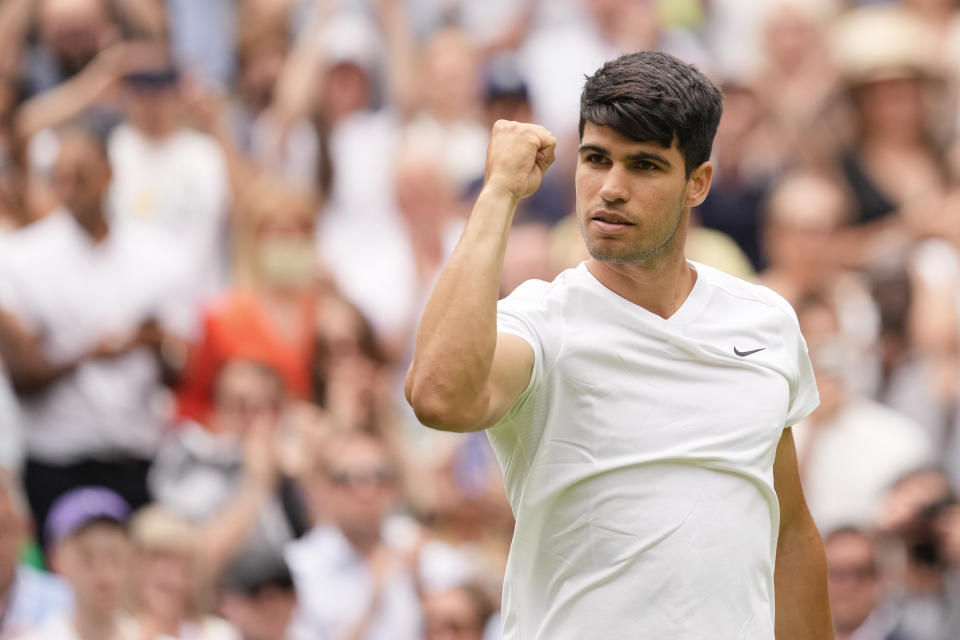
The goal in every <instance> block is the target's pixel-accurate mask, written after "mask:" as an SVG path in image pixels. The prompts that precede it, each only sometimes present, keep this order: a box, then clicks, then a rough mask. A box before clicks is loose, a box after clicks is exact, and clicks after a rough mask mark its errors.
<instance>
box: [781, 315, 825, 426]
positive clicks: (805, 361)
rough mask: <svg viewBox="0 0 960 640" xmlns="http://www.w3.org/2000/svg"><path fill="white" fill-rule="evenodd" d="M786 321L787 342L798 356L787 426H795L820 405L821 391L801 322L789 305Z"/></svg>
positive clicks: (791, 389) (796, 356)
mask: <svg viewBox="0 0 960 640" xmlns="http://www.w3.org/2000/svg"><path fill="white" fill-rule="evenodd" d="M788 309H789V312H788V319H787V321H786V322H785V328H784V331H785V332H786V335H785V342H786V344H787V346H788V348H789V349H790V350H791V352H792V353H793V354H795V358H796V373H795V374H794V379H793V381H791V385H790V406H789V407H788V409H787V421H786V425H785V426H787V427H790V426H793V425H795V424H797V423H798V422H800V421H801V420H803V419H804V418H806V417H807V416H809V415H810V414H811V413H813V410H814V409H816V408H817V407H818V406H819V405H820V392H819V391H818V390H817V381H816V378H815V377H814V375H813V365H812V364H811V362H810V354H809V353H808V352H807V342H806V340H804V339H803V335H802V334H801V333H800V323H799V322H798V321H797V315H796V313H795V312H794V311H793V308H792V307H788Z"/></svg>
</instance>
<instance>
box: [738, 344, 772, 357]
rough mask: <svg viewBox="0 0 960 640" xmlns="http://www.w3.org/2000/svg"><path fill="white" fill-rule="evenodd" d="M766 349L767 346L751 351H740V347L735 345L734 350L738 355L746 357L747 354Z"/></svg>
mask: <svg viewBox="0 0 960 640" xmlns="http://www.w3.org/2000/svg"><path fill="white" fill-rule="evenodd" d="M764 349H766V347H760V348H759V349H752V350H750V351H740V349H737V348H736V347H734V348H733V352H734V353H735V354H737V355H738V356H740V357H741V358H744V357H746V356H750V355H753V354H755V353H756V352H757V351H763V350H764Z"/></svg>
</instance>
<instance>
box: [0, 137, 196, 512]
mask: <svg viewBox="0 0 960 640" xmlns="http://www.w3.org/2000/svg"><path fill="white" fill-rule="evenodd" d="M53 183H54V189H55V191H56V192H57V195H58V196H59V198H60V201H61V202H62V203H63V206H62V207H61V208H60V209H59V210H57V211H54V212H53V213H51V214H50V215H48V216H47V217H46V218H44V219H43V220H41V221H39V222H37V223H35V224H33V225H31V226H30V227H28V228H26V229H24V230H23V231H22V232H20V233H18V234H17V235H16V236H15V237H13V238H12V239H11V240H10V242H9V243H8V248H9V251H8V252H7V254H8V255H6V256H5V260H4V267H5V268H4V269H3V270H2V272H0V311H2V313H0V356H2V358H3V360H4V363H5V364H6V366H7V369H8V374H9V377H10V380H11V383H12V385H13V387H14V389H15V390H16V392H17V394H18V396H19V401H20V408H21V414H22V423H23V425H24V429H25V437H26V458H27V460H26V467H25V470H24V474H25V485H26V491H27V496H28V499H29V501H30V506H31V509H32V511H33V514H34V516H35V518H36V519H37V521H38V523H40V525H41V527H42V523H43V522H44V521H45V518H46V513H47V511H48V509H49V508H50V505H51V504H52V503H53V501H54V500H55V499H56V498H57V497H58V496H59V495H60V494H62V493H63V492H64V491H66V490H68V489H70V488H73V487H76V486H82V485H89V484H98V485H104V486H108V487H111V488H113V489H115V490H116V491H117V492H118V493H120V494H121V495H123V496H124V498H125V499H127V501H128V502H130V503H131V504H133V505H135V506H139V505H142V504H144V503H145V502H147V488H146V473H147V468H148V466H149V461H150V459H151V458H152V457H153V455H154V453H155V450H156V446H157V440H158V438H159V435H160V432H161V430H162V428H163V426H164V417H163V415H162V412H161V408H160V407H161V406H162V404H161V403H160V402H159V401H160V399H161V392H162V386H161V382H162V380H163V379H164V377H165V376H167V377H169V376H172V375H173V374H175V371H174V370H175V369H176V368H177V367H178V366H179V364H180V363H179V362H178V361H177V360H178V359H177V358H176V355H177V354H178V353H179V352H180V351H181V348H179V345H180V344H181V343H180V342H179V341H178V339H177V338H176V335H177V334H180V335H182V334H184V333H186V332H187V331H188V328H189V325H190V322H191V321H192V310H191V309H189V308H182V307H181V306H180V302H179V299H178V296H177V292H178V291H180V290H181V289H180V288H181V286H182V285H181V281H182V277H183V276H182V274H181V272H180V271H179V263H178V262H177V261H176V260H175V259H174V257H175V255H176V254H175V252H173V251H172V250H170V249H169V248H168V246H167V245H166V244H164V242H163V238H162V237H160V236H159V235H157V234H152V233H149V232H148V231H146V230H143V229H138V228H134V227H133V226H132V225H123V224H117V225H114V224H112V223H111V222H109V221H108V219H107V215H106V212H105V211H104V209H103V203H104V198H105V195H106V191H107V187H108V185H109V183H110V167H109V164H108V162H107V157H106V152H105V150H104V147H103V145H102V143H100V142H99V140H98V139H96V138H95V137H94V136H93V135H92V134H90V133H88V132H86V131H84V130H80V129H69V130H65V131H63V132H62V133H61V135H60V138H59V152H58V155H57V160H56V164H55V166H54V174H53Z"/></svg>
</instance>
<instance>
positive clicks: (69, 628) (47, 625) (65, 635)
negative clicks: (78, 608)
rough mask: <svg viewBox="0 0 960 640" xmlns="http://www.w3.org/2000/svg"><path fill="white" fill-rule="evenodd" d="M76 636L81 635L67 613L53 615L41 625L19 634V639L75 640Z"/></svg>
mask: <svg viewBox="0 0 960 640" xmlns="http://www.w3.org/2000/svg"><path fill="white" fill-rule="evenodd" d="M74 638H79V636H78V635H77V632H76V630H74V628H73V625H72V624H71V623H70V619H69V618H68V617H67V616H66V615H65V614H60V615H56V616H53V617H51V618H49V619H47V621H46V622H43V623H42V624H41V625H40V626H38V627H34V628H33V629H31V630H30V631H28V632H27V633H25V634H23V635H21V636H17V640H73V639H74Z"/></svg>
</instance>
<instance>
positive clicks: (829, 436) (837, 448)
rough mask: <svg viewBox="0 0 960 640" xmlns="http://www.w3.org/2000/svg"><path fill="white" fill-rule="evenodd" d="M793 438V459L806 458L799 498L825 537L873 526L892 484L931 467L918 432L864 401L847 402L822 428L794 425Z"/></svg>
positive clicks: (921, 433)
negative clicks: (838, 530)
mask: <svg viewBox="0 0 960 640" xmlns="http://www.w3.org/2000/svg"><path fill="white" fill-rule="evenodd" d="M814 430H816V431H814ZM794 433H795V434H796V444H797V456H798V457H799V458H800V459H801V460H804V459H806V463H805V464H804V465H803V468H804V470H805V471H804V474H803V490H804V495H805V496H806V499H807V505H808V506H809V508H810V513H811V514H812V515H813V519H814V520H815V521H816V523H817V527H818V528H819V529H820V531H822V532H823V533H824V534H826V533H829V532H830V531H832V530H833V529H835V528H837V527H841V526H847V525H853V526H859V527H866V528H869V527H871V526H873V525H874V524H876V517H877V515H878V513H877V510H878V509H879V508H880V506H881V501H882V499H883V496H884V495H885V494H886V493H887V491H888V490H889V489H890V487H891V486H892V485H893V483H894V482H896V481H897V480H898V479H900V477H902V476H904V475H906V474H907V473H908V472H910V471H915V470H916V469H919V468H921V467H923V466H925V465H928V464H930V463H932V462H933V451H932V447H931V443H930V439H929V437H928V436H927V432H926V431H925V430H924V428H923V427H921V426H920V425H919V424H917V423H916V422H914V421H912V420H910V419H909V418H907V417H906V416H905V415H903V414H901V413H898V412H896V411H894V410H893V409H890V408H889V407H885V406H883V405H881V404H878V403H876V402H874V401H872V400H867V399H866V398H853V399H851V400H850V401H849V402H848V403H847V405H846V406H844V408H843V409H842V410H841V411H840V413H838V414H837V415H836V416H834V417H833V419H831V420H829V421H828V422H827V423H825V424H823V425H819V426H817V427H813V426H811V425H810V424H809V423H808V422H803V423H801V424H798V425H797V426H796V428H795V429H794Z"/></svg>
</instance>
